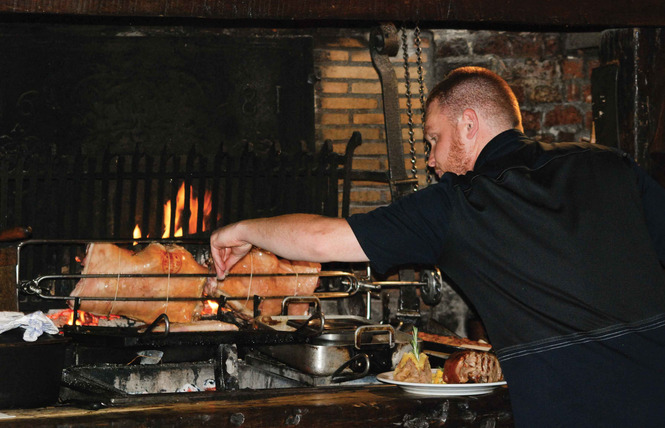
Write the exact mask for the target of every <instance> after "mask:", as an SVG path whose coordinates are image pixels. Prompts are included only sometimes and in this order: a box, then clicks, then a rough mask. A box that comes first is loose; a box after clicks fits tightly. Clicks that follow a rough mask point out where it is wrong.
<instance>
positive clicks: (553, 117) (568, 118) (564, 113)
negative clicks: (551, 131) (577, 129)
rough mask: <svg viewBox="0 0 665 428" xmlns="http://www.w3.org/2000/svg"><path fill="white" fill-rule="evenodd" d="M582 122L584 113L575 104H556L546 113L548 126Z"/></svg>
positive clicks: (546, 124)
mask: <svg viewBox="0 0 665 428" xmlns="http://www.w3.org/2000/svg"><path fill="white" fill-rule="evenodd" d="M582 123H583V117H582V113H580V111H579V110H578V109H577V108H575V107H574V106H555V107H554V108H553V109H552V110H550V111H549V112H547V114H546V115H545V126H546V127H550V126H557V125H574V124H582Z"/></svg>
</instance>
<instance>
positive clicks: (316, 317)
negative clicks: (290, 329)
mask: <svg viewBox="0 0 665 428" xmlns="http://www.w3.org/2000/svg"><path fill="white" fill-rule="evenodd" d="M312 321H316V322H317V324H318V326H317V327H315V328H314V329H312V328H310V324H311V323H312ZM325 325H326V318H325V316H323V312H321V311H320V310H316V311H314V313H313V314H312V316H310V317H309V318H307V321H305V322H304V323H303V324H302V325H301V326H299V327H298V328H297V329H296V330H295V333H297V334H300V335H302V336H304V337H307V338H309V337H316V336H320V335H321V333H323V328H324V327H325Z"/></svg>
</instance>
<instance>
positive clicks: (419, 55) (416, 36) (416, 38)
mask: <svg viewBox="0 0 665 428" xmlns="http://www.w3.org/2000/svg"><path fill="white" fill-rule="evenodd" d="M413 44H414V45H415V47H416V66H417V70H418V90H419V92H420V123H421V126H422V128H423V144H424V145H425V174H426V175H427V185H428V186H429V185H430V184H432V173H431V172H430V169H429V168H428V167H427V161H428V160H429V155H430V151H431V149H432V148H431V147H430V145H429V144H428V143H427V140H425V129H424V127H425V79H424V78H423V50H422V48H421V47H420V28H419V27H418V24H417V23H416V28H415V29H414V30H413Z"/></svg>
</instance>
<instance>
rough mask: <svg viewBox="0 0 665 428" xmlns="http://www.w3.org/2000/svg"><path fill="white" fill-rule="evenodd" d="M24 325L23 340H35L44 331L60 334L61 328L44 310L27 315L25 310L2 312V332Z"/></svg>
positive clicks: (0, 316)
mask: <svg viewBox="0 0 665 428" xmlns="http://www.w3.org/2000/svg"><path fill="white" fill-rule="evenodd" d="M19 327H23V328H24V329H25V332H24V333H23V340H25V341H26V342H34V341H35V340H37V338H38V337H39V336H41V335H42V334H43V333H49V334H58V333H59V331H60V330H58V327H57V326H56V325H55V324H54V323H53V321H51V319H50V318H48V317H47V316H46V315H44V313H43V312H42V311H37V312H33V313H31V314H28V315H25V314H24V313H23V312H0V334H1V333H4V332H6V331H9V330H13V329H15V328H19Z"/></svg>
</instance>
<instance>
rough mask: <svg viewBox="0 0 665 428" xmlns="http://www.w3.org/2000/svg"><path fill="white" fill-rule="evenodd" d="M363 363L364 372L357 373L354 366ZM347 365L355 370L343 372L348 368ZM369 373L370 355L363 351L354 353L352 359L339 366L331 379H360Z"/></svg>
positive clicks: (336, 381)
mask: <svg viewBox="0 0 665 428" xmlns="http://www.w3.org/2000/svg"><path fill="white" fill-rule="evenodd" d="M361 364H362V368H363V370H362V372H359V373H356V372H355V371H354V368H356V367H361V366H360V365H361ZM352 366H353V367H352ZM347 367H348V368H350V369H351V370H352V371H354V373H347V374H342V372H343V371H344V369H346V368H347ZM368 374H369V356H368V355H367V354H365V353H362V354H356V355H354V356H353V358H351V359H350V360H348V361H347V362H345V363H344V364H342V365H341V366H339V367H338V368H337V370H335V372H334V373H333V374H332V376H331V380H332V382H333V383H340V382H348V381H350V380H356V379H360V378H362V377H365V376H367V375H368Z"/></svg>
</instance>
